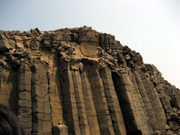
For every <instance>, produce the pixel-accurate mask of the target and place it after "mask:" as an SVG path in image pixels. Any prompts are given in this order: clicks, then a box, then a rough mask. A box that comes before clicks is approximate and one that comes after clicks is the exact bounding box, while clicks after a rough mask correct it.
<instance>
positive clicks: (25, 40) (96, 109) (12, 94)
mask: <svg viewBox="0 0 180 135" xmlns="http://www.w3.org/2000/svg"><path fill="white" fill-rule="evenodd" d="M0 103H2V104H5V105H7V106H9V107H10V108H11V109H12V110H13V111H14V112H15V113H16V115H17V116H18V118H19V120H20V122H21V124H22V126H23V128H24V130H25V132H26V134H28V135H29V134H32V135H36V134H39V135H40V134H46V135H51V134H52V133H53V131H52V129H53V128H52V127H53V126H57V125H59V123H61V125H66V126H67V127H68V130H69V131H68V134H69V135H126V134H133V133H135V132H138V131H141V132H142V133H143V134H145V135H150V134H153V132H157V131H160V132H161V133H166V132H167V133H170V132H172V133H173V132H177V130H178V129H179V128H180V127H179V118H180V117H179V115H180V111H179V109H180V92H179V90H178V89H177V88H176V87H175V86H172V85H171V84H170V83H169V82H168V81H166V80H164V79H163V77H162V75H161V73H160V72H159V71H158V69H157V68H156V67H155V66H154V65H151V64H144V63H143V58H142V56H141V55H140V54H139V53H138V52H136V51H132V50H131V49H130V48H129V47H128V46H123V45H121V43H120V42H119V41H116V40H115V37H114V36H113V35H110V34H106V33H99V32H97V31H95V30H93V29H91V27H86V26H84V27H80V28H73V29H67V28H66V29H59V30H55V31H39V30H38V29H37V28H36V29H31V30H30V31H28V32H19V31H1V36H0Z"/></svg>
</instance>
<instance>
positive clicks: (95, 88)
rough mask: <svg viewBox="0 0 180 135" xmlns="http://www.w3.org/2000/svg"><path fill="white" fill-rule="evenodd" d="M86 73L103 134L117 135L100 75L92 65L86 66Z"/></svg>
mask: <svg viewBox="0 0 180 135" xmlns="http://www.w3.org/2000/svg"><path fill="white" fill-rule="evenodd" d="M86 72H87V74H88V79H89V82H90V86H91V90H92V95H93V99H94V104H95V108H96V112H97V117H98V122H99V127H100V131H101V134H103V135H115V133H114V129H113V126H112V120H111V116H110V113H109V109H108V103H107V100H106V96H105V91H104V87H103V82H102V79H101V77H100V74H99V72H98V70H97V69H96V68H95V67H93V66H90V65H86Z"/></svg>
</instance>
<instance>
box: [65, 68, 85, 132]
mask: <svg viewBox="0 0 180 135" xmlns="http://www.w3.org/2000/svg"><path fill="white" fill-rule="evenodd" d="M62 93H63V99H64V108H65V113H66V122H67V125H68V127H69V134H70V135H73V134H76V135H81V130H80V125H79V115H78V108H77V102H76V97H75V91H74V84H73V79H72V73H71V71H70V70H65V71H64V72H63V84H62Z"/></svg>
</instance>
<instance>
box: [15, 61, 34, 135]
mask: <svg viewBox="0 0 180 135" xmlns="http://www.w3.org/2000/svg"><path fill="white" fill-rule="evenodd" d="M18 75H19V76H18V80H19V109H18V111H19V113H18V118H19V120H20V122H21V124H22V126H23V129H24V131H25V133H26V134H27V135H28V134H30V133H31V132H32V100H31V75H32V72H31V67H30V65H29V63H28V60H27V59H26V60H25V61H24V62H22V63H21V67H20V68H19V74H18Z"/></svg>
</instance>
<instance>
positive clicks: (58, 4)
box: [0, 0, 180, 88]
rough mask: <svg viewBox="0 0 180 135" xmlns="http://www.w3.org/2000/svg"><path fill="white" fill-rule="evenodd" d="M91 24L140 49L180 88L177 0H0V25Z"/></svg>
mask: <svg viewBox="0 0 180 135" xmlns="http://www.w3.org/2000/svg"><path fill="white" fill-rule="evenodd" d="M84 25H86V26H91V27H92V28H93V29H95V30H97V31H99V32H103V33H109V34H112V35H115V37H116V40H119V41H120V42H121V44H123V45H128V46H129V47H130V48H131V49H133V50H135V51H137V52H140V53H141V54H142V56H143V59H144V62H145V63H149V64H154V65H155V66H156V67H157V68H158V69H159V70H160V71H161V73H162V75H163V77H164V78H165V79H166V80H168V81H169V82H170V83H171V84H173V85H175V86H176V87H178V88H180V0H1V1H0V29H1V30H20V31H28V30H30V28H36V27H38V28H39V30H41V31H42V30H55V29H59V28H65V27H67V28H73V27H80V26H84Z"/></svg>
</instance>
